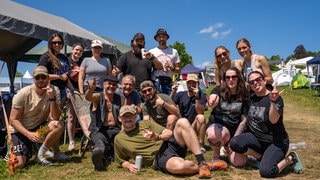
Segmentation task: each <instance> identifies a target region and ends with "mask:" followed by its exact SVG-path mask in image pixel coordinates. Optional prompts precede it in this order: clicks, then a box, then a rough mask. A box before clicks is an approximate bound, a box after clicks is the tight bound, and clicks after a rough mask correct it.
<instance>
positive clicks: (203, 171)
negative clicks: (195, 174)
mask: <svg viewBox="0 0 320 180" xmlns="http://www.w3.org/2000/svg"><path fill="white" fill-rule="evenodd" d="M210 177H211V176H210V168H209V166H208V164H207V163H206V162H201V163H200V164H199V178H200V179H209V178H210Z"/></svg>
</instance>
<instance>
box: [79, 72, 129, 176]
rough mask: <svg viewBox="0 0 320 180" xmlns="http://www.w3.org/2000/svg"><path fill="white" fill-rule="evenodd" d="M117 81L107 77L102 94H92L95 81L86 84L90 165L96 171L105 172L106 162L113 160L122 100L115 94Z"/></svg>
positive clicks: (109, 76)
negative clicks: (89, 111) (91, 164)
mask: <svg viewBox="0 0 320 180" xmlns="http://www.w3.org/2000/svg"><path fill="white" fill-rule="evenodd" d="M117 87H118V79H117V78H115V77H113V76H111V75H108V76H107V77H106V79H105V80H104V83H103V89H104V90H103V92H100V93H93V92H94V90H95V88H96V81H95V79H93V81H92V82H88V90H87V92H86V94H85V98H86V99H87V100H88V101H90V102H92V109H91V111H92V112H91V123H90V127H89V130H90V132H91V134H90V138H91V140H92V143H93V146H94V149H93V151H92V163H93V165H94V169H95V170H96V171H105V170H106V165H107V162H108V160H112V159H113V154H114V153H113V147H112V145H113V139H114V137H115V136H116V134H118V133H119V131H120V129H121V123H120V122H119V121H118V115H119V114H118V113H119V109H120V107H121V106H122V105H123V104H124V99H123V98H122V97H121V96H120V95H119V94H116V93H115V91H116V89H117Z"/></svg>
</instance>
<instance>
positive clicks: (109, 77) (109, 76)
mask: <svg viewBox="0 0 320 180" xmlns="http://www.w3.org/2000/svg"><path fill="white" fill-rule="evenodd" d="M106 81H111V82H116V83H118V82H119V80H118V78H116V77H114V76H111V75H107V76H106V78H105V79H104V82H106Z"/></svg>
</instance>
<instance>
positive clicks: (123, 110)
mask: <svg viewBox="0 0 320 180" xmlns="http://www.w3.org/2000/svg"><path fill="white" fill-rule="evenodd" d="M126 113H130V114H136V108H135V107H134V106H129V105H124V106H122V107H121V108H120V112H119V115H120V116H123V115H125V114H126Z"/></svg>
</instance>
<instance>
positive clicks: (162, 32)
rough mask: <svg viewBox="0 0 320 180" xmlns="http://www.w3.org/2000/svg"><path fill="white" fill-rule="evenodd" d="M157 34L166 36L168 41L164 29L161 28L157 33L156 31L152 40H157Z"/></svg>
mask: <svg viewBox="0 0 320 180" xmlns="http://www.w3.org/2000/svg"><path fill="white" fill-rule="evenodd" d="M159 34H164V35H166V36H167V37H168V39H169V37H170V36H169V34H168V33H167V31H166V30H165V29H162V28H160V29H158V31H157V33H156V35H154V37H153V38H154V40H157V36H158V35H159Z"/></svg>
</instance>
